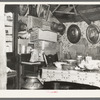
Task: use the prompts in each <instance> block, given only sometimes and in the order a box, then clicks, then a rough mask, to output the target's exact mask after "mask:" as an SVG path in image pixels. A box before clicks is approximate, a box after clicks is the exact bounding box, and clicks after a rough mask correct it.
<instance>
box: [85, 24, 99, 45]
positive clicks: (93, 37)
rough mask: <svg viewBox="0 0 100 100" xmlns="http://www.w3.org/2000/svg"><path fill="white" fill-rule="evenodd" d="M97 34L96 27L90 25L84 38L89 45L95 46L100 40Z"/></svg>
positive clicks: (97, 29)
mask: <svg viewBox="0 0 100 100" xmlns="http://www.w3.org/2000/svg"><path fill="white" fill-rule="evenodd" d="M99 33H100V30H99V28H98V26H96V25H94V24H91V25H89V26H88V27H87V30H86V37H87V39H88V41H89V42H90V43H92V44H96V43H97V42H99V40H100V39H99Z"/></svg>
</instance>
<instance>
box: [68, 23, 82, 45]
mask: <svg viewBox="0 0 100 100" xmlns="http://www.w3.org/2000/svg"><path fill="white" fill-rule="evenodd" d="M80 37H81V30H80V28H79V27H78V26H77V25H75V24H73V25H71V26H70V27H69V28H68V31H67V38H68V40H69V41H70V42H71V43H77V42H78V41H79V40H80Z"/></svg>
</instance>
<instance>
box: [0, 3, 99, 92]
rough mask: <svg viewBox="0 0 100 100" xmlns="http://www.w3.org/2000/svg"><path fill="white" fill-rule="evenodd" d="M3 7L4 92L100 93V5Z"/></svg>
mask: <svg viewBox="0 0 100 100" xmlns="http://www.w3.org/2000/svg"><path fill="white" fill-rule="evenodd" d="M0 8H1V13H0V17H1V18H0V22H1V23H0V26H1V27H0V31H1V32H2V34H1V36H0V41H1V42H0V47H1V48H0V51H1V54H0V56H1V57H0V59H1V60H0V64H1V66H0V67H1V68H0V89H5V90H6V89H7V90H48V89H49V90H75V89H76V90H90V89H93V90H97V89H98V90H99V89H100V5H96V4H95V5H89V4H88V5H79V4H60V5H59V4H12V5H11V4H5V5H2V4H1V6H0Z"/></svg>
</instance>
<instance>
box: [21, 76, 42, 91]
mask: <svg viewBox="0 0 100 100" xmlns="http://www.w3.org/2000/svg"><path fill="white" fill-rule="evenodd" d="M42 88H43V85H42V83H41V82H40V81H39V79H38V78H37V77H34V76H32V75H29V76H26V80H25V82H24V84H23V85H22V89H27V90H38V89H42Z"/></svg>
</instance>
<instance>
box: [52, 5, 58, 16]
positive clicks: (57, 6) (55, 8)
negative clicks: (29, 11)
mask: <svg viewBox="0 0 100 100" xmlns="http://www.w3.org/2000/svg"><path fill="white" fill-rule="evenodd" d="M59 6H60V5H58V6H57V7H56V8H55V9H54V10H53V11H52V14H53V13H54V12H55V11H56V10H57V9H58V8H59Z"/></svg>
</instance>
